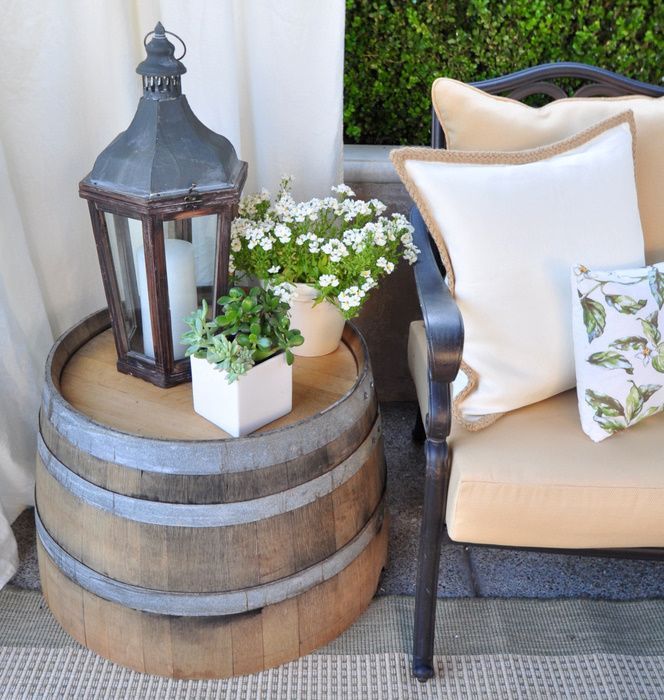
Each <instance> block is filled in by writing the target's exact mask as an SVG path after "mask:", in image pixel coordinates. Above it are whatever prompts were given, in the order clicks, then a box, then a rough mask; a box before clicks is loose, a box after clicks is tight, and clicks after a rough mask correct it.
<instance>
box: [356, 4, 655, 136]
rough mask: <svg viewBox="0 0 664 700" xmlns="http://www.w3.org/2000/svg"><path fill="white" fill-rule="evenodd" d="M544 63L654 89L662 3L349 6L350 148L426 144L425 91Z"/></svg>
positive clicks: (427, 100)
mask: <svg viewBox="0 0 664 700" xmlns="http://www.w3.org/2000/svg"><path fill="white" fill-rule="evenodd" d="M550 61H581V62H583V63H590V64H593V65H596V66H600V67H603V68H607V69H609V70H612V71H615V72H618V73H623V74H624V75H627V76H629V77H631V78H635V79H637V80H643V81H646V82H651V83H659V82H660V81H661V80H662V76H663V75H664V2H662V0H631V1H630V0H561V1H560V2H543V1H542V0H507V1H506V2H497V1H493V2H489V1H488V0H465V2H464V1H458V2H454V0H450V1H449V2H447V1H446V0H439V1H437V2H436V1H433V0H347V2H346V66H345V90H344V105H345V106H344V127H345V140H346V143H387V144H408V143H428V141H429V115H430V95H429V90H430V86H431V82H432V80H433V79H434V78H435V77H437V76H440V75H446V76H449V77H453V78H457V79H459V80H464V81H473V80H481V79H483V78H489V77H496V76H499V75H504V74H506V73H510V72H512V71H515V70H519V69H522V68H528V67H530V66H534V65H537V64H539V63H548V62H550Z"/></svg>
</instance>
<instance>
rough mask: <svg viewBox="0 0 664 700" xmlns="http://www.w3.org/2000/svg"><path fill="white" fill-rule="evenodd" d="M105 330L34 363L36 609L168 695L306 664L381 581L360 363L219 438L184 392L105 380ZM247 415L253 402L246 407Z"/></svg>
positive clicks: (374, 456)
mask: <svg viewBox="0 0 664 700" xmlns="http://www.w3.org/2000/svg"><path fill="white" fill-rule="evenodd" d="M109 326H110V321H109V317H108V313H107V312H106V311H101V312H99V313H97V314H93V315H92V316H90V317H88V318H87V319H85V320H84V321H82V322H81V323H80V324H78V325H77V326H75V327H74V328H72V329H71V330H70V331H69V332H68V333H66V334H65V335H64V336H63V337H62V338H61V339H60V340H59V341H58V342H57V343H56V344H55V346H54V347H53V349H52V351H51V354H50V356H49V359H48V363H47V372H46V375H47V376H46V385H45V389H44V395H43V401H42V407H41V412H40V437H39V446H38V459H37V491H36V519H37V533H38V552H39V567H40V575H41V581H42V587H43V591H44V595H45V598H46V601H47V603H48V605H49V607H50V609H51V611H52V612H53V614H54V616H55V617H56V619H57V620H58V622H59V623H60V624H61V625H62V626H63V627H64V629H65V630H67V632H69V633H70V634H71V635H72V636H73V637H74V638H75V639H77V640H78V641H79V642H80V643H81V644H84V645H85V646H87V647H89V648H90V649H92V650H94V651H96V652H97V653H99V654H101V655H102V656H105V657H107V658H109V659H111V660H112V661H115V662H117V663H120V664H123V665H125V666H129V667H131V668H134V669H137V670H139V671H144V672H147V673H155V674H159V675H165V676H171V677H177V678H222V677H227V676H231V675H238V674H244V673H253V672H256V671H259V670H261V669H265V668H269V667H271V666H275V665H278V664H280V663H283V662H286V661H289V660H292V659H294V658H297V657H299V656H302V655H304V654H307V653H309V652H310V651H312V650H314V649H315V648H317V647H319V646H321V645H323V644H325V643H326V642H328V641H329V640H331V639H333V638H334V637H336V636H337V635H338V634H340V633H341V632H342V631H343V630H344V629H346V628H347V627H348V626H349V625H350V624H351V623H352V622H353V621H354V620H355V619H356V618H357V617H358V615H359V614H360V613H361V612H362V611H363V610H364V609H365V608H366V606H367V605H368V604H369V601H370V600H371V598H372V596H373V594H374V592H375V590H376V586H377V584H378V579H379V576H380V572H381V570H382V568H383V566H384V564H385V558H386V550H387V527H386V525H385V516H386V514H385V499H384V492H385V463H384V456H383V444H382V438H381V425H380V416H379V415H378V408H377V402H376V396H375V392H374V387H373V378H372V375H371V368H370V365H369V359H368V355H367V350H366V346H365V344H364V341H363V340H362V338H361V336H360V334H359V333H358V332H357V331H356V330H355V329H354V328H353V327H352V326H351V325H347V326H346V329H345V331H344V336H343V343H342V344H341V346H340V347H339V349H338V350H337V351H336V352H334V353H332V354H330V355H326V356H324V357H318V358H305V357H298V358H296V361H295V367H294V373H293V379H294V387H293V407H294V410H293V412H292V413H291V414H289V415H288V416H284V417H283V418H281V419H279V420H277V421H275V422H273V423H271V424H270V425H267V426H265V427H264V428H262V429H261V430H259V431H257V432H256V433H253V434H252V435H250V436H248V437H244V438H230V437H229V436H227V435H226V434H225V433H224V432H223V431H221V430H220V429H219V428H217V427H216V426H214V425H212V424H211V423H208V422H207V421H206V420H205V419H203V418H201V417H200V416H198V415H197V414H195V413H194V412H193V409H192V404H191V385H190V384H184V385H180V386H178V387H175V388H173V389H159V388H157V387H154V386H152V385H151V384H148V383H147V382H144V381H142V380H141V379H137V378H134V377H130V376H128V375H125V374H120V373H119V372H117V371H116V369H115V362H116V354H115V348H114V345H113V339H112V335H111V332H110V330H109ZM257 400H260V397H257Z"/></svg>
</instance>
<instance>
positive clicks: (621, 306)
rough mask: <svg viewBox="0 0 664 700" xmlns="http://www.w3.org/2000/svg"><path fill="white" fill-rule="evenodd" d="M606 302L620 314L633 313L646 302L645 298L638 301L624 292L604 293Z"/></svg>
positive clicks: (639, 309)
mask: <svg viewBox="0 0 664 700" xmlns="http://www.w3.org/2000/svg"><path fill="white" fill-rule="evenodd" d="M604 298H605V299H606V301H607V303H608V304H609V305H610V306H612V307H613V308H614V309H615V310H616V311H620V313H621V314H635V313H637V312H638V311H641V309H642V308H643V307H644V306H645V305H646V304H647V303H648V300H647V299H639V300H638V301H637V300H636V299H634V298H632V297H630V296H626V295H624V294H606V295H605V296H604Z"/></svg>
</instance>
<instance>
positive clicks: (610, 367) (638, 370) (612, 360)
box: [572, 263, 664, 442]
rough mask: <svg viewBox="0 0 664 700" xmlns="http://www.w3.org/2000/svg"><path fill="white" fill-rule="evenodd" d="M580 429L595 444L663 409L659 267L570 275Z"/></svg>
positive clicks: (663, 295)
mask: <svg viewBox="0 0 664 700" xmlns="http://www.w3.org/2000/svg"><path fill="white" fill-rule="evenodd" d="M572 296H573V301H572V304H573V313H572V320H573V333H574V358H575V362H576V380H577V387H576V391H577V395H578V400H579V413H580V415H581V426H582V428H583V430H584V431H585V432H586V433H587V434H588V435H589V436H590V437H591V438H592V439H593V440H594V441H595V442H599V441H600V440H604V439H605V438H607V437H610V436H611V435H613V434H614V433H617V432H619V431H622V430H625V429H626V428H629V427H630V426H632V425H635V424H636V423H638V422H640V421H642V420H643V419H644V418H648V417H649V416H652V415H653V414H655V413H658V412H659V411H661V410H663V409H664V312H663V311H662V306H663V305H664V263H659V264H657V265H650V266H648V267H644V268H641V269H638V270H615V271H609V272H600V271H596V270H589V269H588V268H587V267H585V266H583V265H577V266H576V267H574V269H573V271H572Z"/></svg>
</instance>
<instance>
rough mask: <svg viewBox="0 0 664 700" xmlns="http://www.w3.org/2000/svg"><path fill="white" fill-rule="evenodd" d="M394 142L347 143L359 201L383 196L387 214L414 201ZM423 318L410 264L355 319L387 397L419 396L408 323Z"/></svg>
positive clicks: (349, 180) (348, 175)
mask: <svg viewBox="0 0 664 700" xmlns="http://www.w3.org/2000/svg"><path fill="white" fill-rule="evenodd" d="M391 148H392V147H390V146H345V148H344V181H345V183H346V184H347V185H349V186H350V187H352V188H353V190H355V194H356V195H357V197H358V198H359V199H371V198H373V197H375V198H377V199H380V200H381V201H382V202H383V203H384V204H386V205H387V207H388V209H387V213H390V214H391V213H392V212H401V213H402V214H406V215H407V214H408V211H409V210H410V208H411V207H412V205H413V203H412V200H411V199H410V197H409V196H408V194H407V193H406V190H405V188H404V186H403V185H402V184H401V181H400V180H399V177H398V176H397V174H396V172H395V171H394V168H393V167H392V164H391V163H390V160H389V157H388V154H389V152H390V150H391ZM418 318H422V316H421V313H420V307H419V304H418V301H417V292H416V291H415V282H414V279H413V271H412V269H411V267H410V265H408V264H407V263H401V264H400V265H399V266H398V267H397V269H396V270H395V271H394V272H393V273H392V274H391V275H390V276H389V277H386V278H383V280H382V281H381V285H380V287H379V288H378V289H375V290H374V291H373V293H372V295H371V297H370V298H369V300H368V301H367V302H366V304H365V305H364V307H363V308H362V312H361V314H360V316H359V318H357V319H355V323H356V325H357V326H358V328H359V329H360V331H361V332H362V334H363V335H364V338H365V339H366V341H367V345H368V346H369V353H370V355H371V364H372V367H373V372H374V377H375V380H376V391H377V392H378V397H379V399H380V400H381V401H410V400H413V399H414V398H415V389H414V387H413V383H412V380H411V378H410V374H409V373H408V362H407V342H408V326H409V324H410V322H411V321H412V320H414V319H418Z"/></svg>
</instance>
